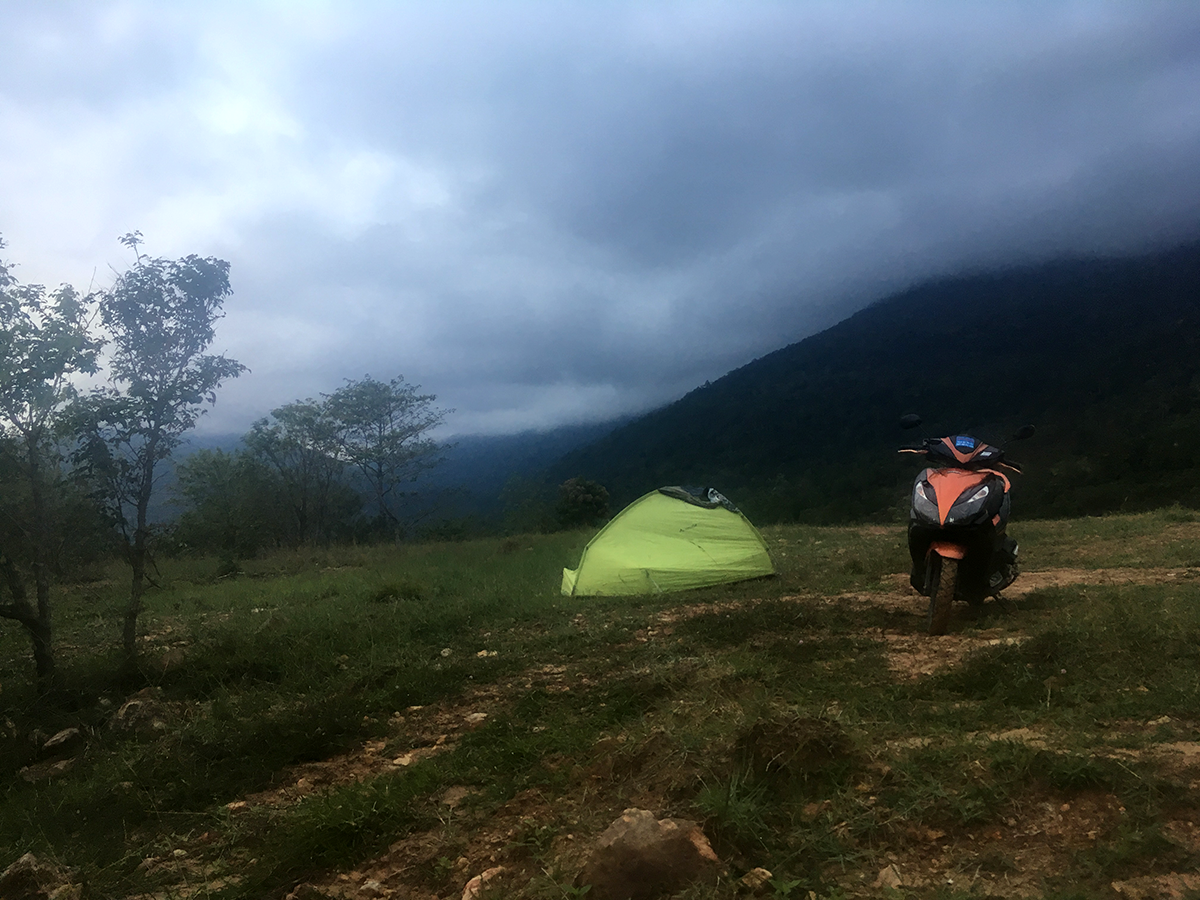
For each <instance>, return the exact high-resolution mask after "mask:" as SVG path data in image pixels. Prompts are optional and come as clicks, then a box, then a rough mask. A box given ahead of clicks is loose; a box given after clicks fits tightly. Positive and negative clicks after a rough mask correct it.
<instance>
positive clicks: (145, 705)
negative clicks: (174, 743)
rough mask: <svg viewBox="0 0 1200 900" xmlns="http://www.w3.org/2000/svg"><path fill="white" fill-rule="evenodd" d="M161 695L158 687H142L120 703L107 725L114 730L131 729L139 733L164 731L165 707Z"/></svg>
mask: <svg viewBox="0 0 1200 900" xmlns="http://www.w3.org/2000/svg"><path fill="white" fill-rule="evenodd" d="M161 696H162V691H161V690H159V689H158V688H153V687H149V688H143V689H142V690H140V691H138V692H137V693H136V694H134V695H133V696H132V697H130V698H129V699H128V700H126V701H125V702H124V703H122V704H121V708H120V709H118V710H117V714H116V715H115V716H113V718H112V721H111V722H110V723H109V727H110V728H112V729H113V730H114V731H126V732H130V731H132V732H137V733H139V734H145V733H150V732H155V731H165V730H166V728H167V723H166V721H164V720H165V719H166V717H167V709H166V706H165V705H164V704H163V703H162V700H161V699H160V698H161Z"/></svg>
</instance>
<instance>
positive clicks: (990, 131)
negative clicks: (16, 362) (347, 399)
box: [0, 0, 1200, 436]
mask: <svg viewBox="0 0 1200 900" xmlns="http://www.w3.org/2000/svg"><path fill="white" fill-rule="evenodd" d="M0 15H2V21H3V25H4V27H3V28H0V235H3V237H4V239H5V240H6V241H7V243H8V247H7V248H6V249H5V250H4V251H3V253H4V256H5V258H7V259H11V260H13V261H15V262H16V263H19V266H18V267H17V269H16V270H15V271H16V274H17V275H18V276H19V277H20V278H22V279H23V280H25V281H34V282H46V283H49V284H57V283H59V282H62V281H69V282H72V283H74V284H75V285H77V286H78V287H80V288H86V287H87V286H88V285H89V284H95V285H104V284H108V283H111V280H112V278H113V277H114V276H113V269H116V270H122V269H124V268H125V267H126V266H127V265H129V263H130V262H131V261H132V259H131V254H130V253H129V252H128V251H126V249H125V248H123V247H121V246H120V245H119V244H118V243H117V240H116V239H117V237H118V235H120V234H122V233H124V232H127V231H130V230H133V229H139V230H141V231H142V232H143V233H144V234H145V236H146V240H147V244H146V248H145V249H146V250H147V252H149V253H151V254H154V255H160V256H177V255H182V254H185V253H199V254H205V255H208V254H212V255H217V256H220V257H222V258H226V259H228V260H230V262H231V263H232V279H233V286H234V290H235V293H234V296H233V297H232V298H231V299H230V301H229V302H228V304H227V317H226V319H225V320H224V321H223V323H222V325H221V328H220V331H219V336H218V341H217V345H216V349H217V350H218V351H226V352H228V353H229V354H230V355H232V356H233V357H235V358H237V359H239V360H241V361H242V362H243V363H245V364H246V365H248V366H249V367H250V369H251V370H252V371H251V372H250V374H247V375H245V376H244V377H242V378H241V379H239V380H237V381H236V382H232V383H230V384H229V385H227V386H226V387H224V388H222V390H221V392H220V395H219V400H218V403H217V405H216V407H215V408H214V409H213V411H212V412H211V413H210V414H209V415H208V416H207V417H206V419H205V420H204V421H203V422H202V428H203V429H204V430H207V431H209V432H211V433H240V431H243V430H244V429H245V428H246V427H247V426H248V425H249V423H250V422H251V421H252V420H253V419H255V418H257V417H259V416H261V415H263V414H265V413H266V412H267V411H269V410H270V409H271V408H273V407H275V406H278V405H280V404H283V403H286V402H288V401H290V400H293V399H296V398H300V397H305V396H315V395H316V394H318V393H320V392H322V391H324V392H328V391H331V390H333V389H335V388H337V387H338V386H340V385H341V384H342V383H343V380H344V379H347V378H358V377H361V376H362V375H363V374H364V373H370V374H371V375H373V376H375V377H377V378H390V377H393V376H394V375H396V374H401V373H402V374H403V375H404V376H405V377H406V378H407V379H408V380H409V381H411V382H414V383H418V384H421V385H422V386H423V388H424V390H426V391H429V392H432V393H435V394H437V395H438V398H439V403H440V404H441V405H444V406H446V407H448V408H453V409H454V410H455V412H454V414H452V415H451V416H449V417H448V418H447V424H446V427H445V431H444V433H445V435H446V436H451V435H453V434H470V433H493V434H497V433H514V432H518V431H521V430H524V429H529V428H552V427H554V426H558V425H562V424H568V423H580V422H589V421H598V420H603V419H606V418H610V417H614V416H617V415H622V414H628V413H636V412H639V411H644V410H646V409H649V408H652V407H655V406H659V405H662V404H664V403H667V402H669V401H671V400H674V399H676V398H678V397H680V396H682V395H683V394H685V393H687V392H688V391H689V390H691V389H692V388H694V387H696V386H697V385H700V384H703V383H704V382H705V381H706V380H711V379H716V378H718V377H720V376H721V375H723V374H724V373H726V372H727V371H729V370H731V369H734V368H736V367H738V366H740V365H742V364H744V363H746V362H747V361H749V360H751V359H753V358H755V357H758V356H762V355H764V354H766V353H769V352H770V351H772V350H775V349H777V348H779V347H782V346H784V345H786V344H789V343H791V342H794V341H797V340H800V339H802V338H804V337H805V336H807V335H809V334H811V333H813V332H815V331H818V330H820V329H821V328H824V327H826V326H829V325H831V324H833V323H834V322H836V321H838V320H840V319H842V318H844V317H845V316H847V315H849V314H850V313H852V312H854V311H855V310H856V309H859V308H861V307H863V306H864V305H866V304H867V303H869V302H871V301H873V300H875V299H878V298H879V297H882V296H884V295H887V294H889V293H891V292H892V291H894V290H897V289H901V288H904V287H906V286H908V285H911V284H914V283H917V282H921V281H923V280H926V279H928V278H932V277H939V276H944V275H948V274H953V273H959V272H964V271H972V270H980V269H985V268H991V267H995V266H1006V265H1015V264H1025V263H1031V262H1037V261H1039V260H1045V259H1050V258H1055V257H1058V256H1077V255H1080V254H1084V255H1086V254H1100V255H1108V254H1121V253H1135V252H1141V251H1144V250H1149V249H1154V248H1157V247H1163V246H1167V245H1170V244H1172V243H1175V242H1177V241H1179V240H1183V239H1186V238H1189V237H1193V236H1196V235H1197V233H1198V232H1200V228H1198V226H1200V217H1198V215H1197V212H1198V210H1200V5H1198V4H1195V3H1193V2H1190V0H1181V2H1157V3H1137V4H1132V3H1108V2H1089V0H1080V2H1060V3H1046V4H948V3H903V4H901V3H890V4H885V3H878V2H849V3H841V2H839V3H832V2H831V3H790V2H786V3H785V2H777V3H776V2H763V0H755V2H749V3H737V4H733V3H707V2H701V3H690V2H689V3H670V2H661V3H659V2H652V3H641V2H637V3H635V2H611V3H603V4H567V3H559V4H554V3H535V2H501V3H482V2H474V3H472V2H458V3H454V2H451V3H438V4H428V3H400V4H383V3H357V4H341V3H333V2H313V3H305V4H303V5H300V4H293V3H282V2H250V3H237V4H234V3H229V2H215V3H197V2H178V3H171V4H163V3H154V2H150V0H127V2H82V0H80V2H63V3H53V4H47V3H40V2H38V3H35V2H19V0H11V2H3V3H0Z"/></svg>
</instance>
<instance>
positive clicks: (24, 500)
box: [0, 241, 99, 682]
mask: <svg viewBox="0 0 1200 900" xmlns="http://www.w3.org/2000/svg"><path fill="white" fill-rule="evenodd" d="M3 246H4V244H3V242H2V241H0V248H3ZM98 351H99V342H98V341H97V340H96V339H95V338H94V337H92V336H91V335H90V334H89V330H88V322H87V316H86V309H85V304H84V302H83V300H82V299H81V298H80V296H79V294H78V293H77V292H76V291H75V289H74V288H72V287H70V286H69V285H63V286H62V287H59V288H58V289H56V290H54V291H47V290H46V288H45V287H43V286H42V285H38V284H30V285H22V284H20V283H19V282H18V281H17V279H16V278H15V276H13V275H12V273H11V269H10V267H9V266H8V265H6V264H5V263H4V262H3V261H0V462H2V464H3V466H4V468H5V470H6V475H7V476H8V477H7V478H6V479H5V480H6V481H7V482H8V490H6V491H5V494H4V499H3V501H2V502H0V507H2V509H3V512H4V513H5V515H4V519H3V521H4V525H5V527H4V528H3V529H2V531H3V537H4V547H3V550H2V551H0V574H2V575H3V579H4V583H5V586H6V588H7V591H8V600H7V602H4V603H0V617H4V618H9V619H14V620H16V621H17V622H19V623H20V624H21V625H22V626H23V627H24V628H25V629H26V631H27V632H28V633H29V635H30V637H31V639H32V641H33V650H34V660H35V663H36V667H37V672H38V677H39V679H40V680H42V681H43V682H45V681H48V680H49V679H50V678H51V677H52V676H53V672H54V656H53V649H52V625H51V602H50V578H51V568H52V564H53V561H54V555H55V553H54V546H55V544H56V542H57V541H56V537H57V536H58V535H60V534H61V528H60V527H59V526H61V524H62V522H63V518H62V517H61V515H59V513H60V512H61V508H62V503H61V501H62V499H63V498H64V495H65V494H66V491H65V489H64V488H63V482H64V472H63V453H62V447H63V438H64V433H63V424H64V421H65V419H66V411H67V409H68V407H69V406H70V404H71V403H72V401H73V400H74V399H75V397H76V392H75V388H74V387H73V385H72V384H71V380H70V379H71V377H72V376H73V375H77V374H79V373H86V372H94V371H95V369H96V357H97V354H98ZM21 562H24V563H25V564H26V565H27V566H28V567H29V569H30V571H31V572H32V574H33V580H34V594H35V598H34V600H33V601H31V600H30V599H29V596H28V591H27V589H26V587H25V582H24V576H23V575H22V572H21V570H20V563H21Z"/></svg>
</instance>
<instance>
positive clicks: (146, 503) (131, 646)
mask: <svg viewBox="0 0 1200 900" xmlns="http://www.w3.org/2000/svg"><path fill="white" fill-rule="evenodd" d="M157 444H158V441H157V440H155V439H154V438H151V439H150V441H148V442H147V444H146V446H145V448H144V450H143V452H144V453H145V454H146V456H145V459H144V461H143V462H142V473H141V483H140V484H139V485H138V495H137V522H136V525H135V527H134V531H133V546H132V547H130V548H129V567H130V568H131V569H132V570H133V578H132V579H131V582H130V585H129V605H128V606H127V607H125V624H124V627H123V629H122V632H121V643H122V645H123V646H124V648H125V662H126V664H127V665H129V666H134V665H136V664H137V656H138V647H137V638H138V633H137V632H138V616H140V615H141V614H142V610H143V609H145V605H144V604H143V603H142V595H143V594H144V593H145V591H146V555H147V547H146V544H147V541H148V539H149V536H150V527H149V525H148V524H147V521H146V520H147V518H148V515H149V509H150V494H151V491H153V489H154V453H155V451H156V449H157Z"/></svg>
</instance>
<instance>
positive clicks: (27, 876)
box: [0, 853, 83, 900]
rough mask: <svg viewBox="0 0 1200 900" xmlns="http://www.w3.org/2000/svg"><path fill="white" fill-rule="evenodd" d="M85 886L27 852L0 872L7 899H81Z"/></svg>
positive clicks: (1, 894)
mask: <svg viewBox="0 0 1200 900" xmlns="http://www.w3.org/2000/svg"><path fill="white" fill-rule="evenodd" d="M82 896H83V888H82V886H80V885H78V884H72V883H71V879H70V878H69V877H68V876H66V875H65V874H63V873H62V872H60V871H59V870H58V869H56V868H54V867H53V866H51V865H48V864H47V863H44V862H42V861H41V860H39V859H38V858H37V857H36V856H34V855H33V854H32V853H26V854H25V855H24V856H22V857H21V858H20V859H18V860H17V861H16V862H15V863H13V864H12V865H11V866H9V867H8V868H7V869H5V870H4V872H3V873H0V897H3V898H4V900H79V898H80V897H82Z"/></svg>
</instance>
